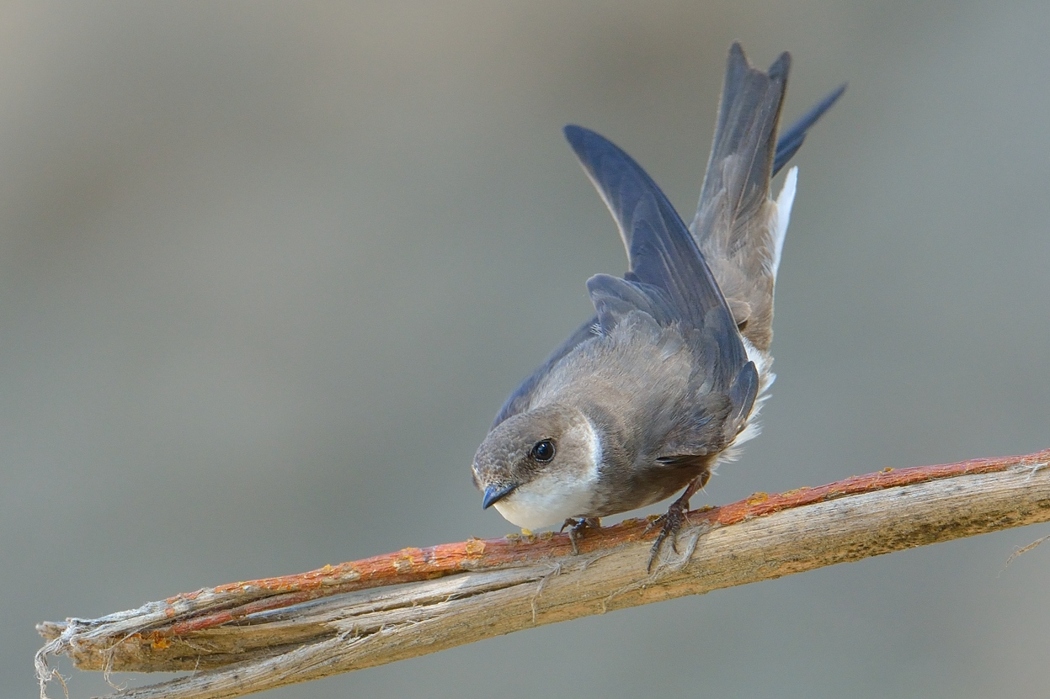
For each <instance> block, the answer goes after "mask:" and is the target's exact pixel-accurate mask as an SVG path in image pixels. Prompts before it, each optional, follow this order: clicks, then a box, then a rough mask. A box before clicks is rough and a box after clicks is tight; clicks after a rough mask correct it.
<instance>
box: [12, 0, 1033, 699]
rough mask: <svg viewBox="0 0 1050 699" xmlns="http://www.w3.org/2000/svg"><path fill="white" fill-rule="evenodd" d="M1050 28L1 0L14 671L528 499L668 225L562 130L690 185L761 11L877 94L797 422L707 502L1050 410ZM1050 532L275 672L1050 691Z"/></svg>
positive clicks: (793, 272)
mask: <svg viewBox="0 0 1050 699" xmlns="http://www.w3.org/2000/svg"><path fill="white" fill-rule="evenodd" d="M1048 28H1050V4H1048V3H1046V2H1045V1H1043V0H1038V1H1035V0H1033V1H1032V2H1027V3H1025V2H1013V3H982V2H976V1H974V2H955V1H945V2H927V3H922V4H921V5H920V4H919V3H912V2H896V3H879V4H875V3H866V2H860V1H859V0H858V1H857V2H820V1H818V0H810V1H808V2H744V1H741V0H715V1H710V2H703V3H699V2H645V3H627V2H618V3H599V2H588V3H583V2H578V3H564V2H516V3H501V4H496V3H489V2H483V1H480V0H479V1H477V2H445V3H427V4H424V3H399V2H374V3H365V2H358V3H344V4H342V5H320V4H319V5H307V4H296V5H294V6H285V5H280V6H279V5H275V4H267V3H262V2H251V3H249V2H243V3H225V4H221V5H219V4H211V3H178V4H167V5H164V6H162V5H158V4H148V5H147V4H139V3H132V2H128V3H92V4H80V5H66V4H57V3H55V4H47V3H36V2H32V3H30V2H27V3H4V4H3V5H0V95H2V96H3V97H2V99H0V410H2V418H0V431H2V437H0V478H2V488H0V560H2V565H0V589H2V591H3V596H2V602H0V634H2V635H0V643H2V648H3V651H4V652H3V653H0V694H2V695H3V696H11V697H15V696H33V695H34V693H35V692H36V685H35V681H34V678H33V672H32V654H33V652H34V651H35V650H36V648H37V647H38V646H39V645H40V643H41V641H40V639H39V638H38V637H37V636H36V634H35V632H34V630H33V624H34V623H36V622H38V621H41V620H44V619H49V620H57V619H62V618H65V617H66V616H82V617H94V616H100V615H102V614H105V613H108V612H112V611H117V610H121V609H126V608H129V607H134V606H137V605H139V604H141V603H143V602H146V601H149V600H155V599H160V598H163V597H165V596H167V595H170V594H173V593H176V592H182V591H188V590H193V589H196V588H198V587H202V586H206V585H214V584H219V583H224V582H229V581H234V580H244V579H250V578H256V577H261V576H268V575H276V574H284V573H293V572H298V571H303V570H307V569H311V568H316V567H318V566H321V565H323V564H325V563H335V562H340V561H345V560H351V559H355V558H360V557H364V556H368V555H372V554H376V553H382V552H386V551H390V550H394V549H398V548H401V547H404V546H424V545H429V544H436V543H441V542H446V541H460V540H463V539H464V538H466V537H468V536H471V535H474V536H482V537H492V536H500V535H503V534H505V533H508V532H511V531H514V529H513V527H512V526H511V525H509V524H508V523H506V522H505V521H503V520H502V519H501V518H500V517H499V516H498V514H496V513H495V512H483V511H482V510H481V504H480V503H481V501H480V497H479V495H478V493H477V492H475V491H474V489H473V487H472V486H471V482H470V476H469V463H470V460H471V457H472V455H473V452H474V449H475V448H476V446H477V444H478V442H479V441H480V440H481V439H482V437H483V436H484V434H485V431H486V429H487V427H488V424H489V421H490V420H491V418H492V416H493V415H494V414H495V411H496V410H497V408H498V407H499V405H500V403H501V402H502V400H503V398H504V397H505V395H506V394H507V393H508V392H509V391H510V390H511V389H512V388H514V386H515V385H516V384H517V383H518V381H519V380H520V379H521V378H523V377H524V376H525V374H526V373H527V372H529V371H530V370H531V369H532V368H533V367H534V366H535V365H536V364H537V363H539V362H540V361H541V360H542V359H543V357H544V356H545V355H546V353H547V352H548V351H549V350H550V349H551V348H553V347H554V346H555V344H557V343H558V342H560V341H561V339H562V338H563V337H564V336H565V335H566V334H567V333H568V332H569V331H570V330H572V329H573V328H575V326H576V324H577V323H578V322H579V321H581V320H582V319H583V318H584V317H585V316H586V315H587V314H588V313H589V312H590V311H589V309H590V307H589V302H588V299H587V295H586V291H585V288H584V281H585V280H586V278H587V277H588V276H590V275H591V274H594V273H596V272H602V271H605V272H614V273H620V272H622V271H623V268H624V263H625V262H624V254H623V251H622V250H621V247H620V242H619V238H618V236H617V234H616V230H615V227H614V225H613V223H612V221H611V219H610V218H609V216H608V214H607V213H606V211H605V210H604V207H603V206H602V204H601V202H600V200H599V198H598V197H597V195H596V194H595V193H594V192H593V190H592V188H591V185H590V184H589V183H588V182H587V180H586V178H585V177H584V176H583V174H582V173H581V171H580V168H579V167H578V165H577V164H576V161H575V159H574V157H573V155H572V152H571V150H570V149H569V148H568V146H567V145H566V144H565V143H564V141H563V139H562V136H561V132H560V128H561V126H562V125H563V124H565V123H567V122H577V123H581V124H585V125H587V126H589V127H591V128H594V129H596V130H599V131H601V132H602V133H604V134H605V135H607V136H609V137H610V138H612V139H613V140H615V141H616V142H617V143H619V144H620V145H621V146H623V147H624V148H626V149H627V150H628V151H629V152H630V153H631V154H632V155H634V156H635V157H636V158H637V159H638V160H639V161H640V162H641V163H642V164H643V165H644V166H645V167H646V168H647V169H648V170H649V172H650V173H651V174H652V175H653V176H654V178H655V179H656V180H657V181H658V182H660V183H661V184H662V186H663V187H664V188H665V190H666V191H667V193H668V195H669V197H670V198H671V200H672V201H673V202H674V203H675V205H676V206H678V207H679V209H680V211H682V212H683V213H684V214H685V215H686V216H688V215H690V214H691V213H692V211H693V207H694V206H695V197H696V195H697V193H698V191H699V185H700V177H701V175H702V172H703V168H704V164H705V161H706V158H707V153H708V147H709V142H710V137H711V132H712V129H713V124H714V117H715V110H716V106H717V100H718V94H719V89H720V84H721V78H722V70H723V65H724V59H725V53H726V50H727V48H728V46H729V44H730V42H731V41H732V40H734V39H740V40H741V41H743V43H744V46H745V48H746V50H747V51H748V54H749V56H750V57H751V59H752V60H753V61H754V62H756V63H758V64H760V65H762V66H766V65H768V64H769V63H770V62H771V61H772V60H773V59H774V58H775V57H776V55H777V54H778V53H779V52H780V51H781V50H784V49H790V50H791V51H792V52H793V54H794V59H795V62H794V71H793V74H792V80H791V86H790V90H789V93H788V101H787V107H786V112H785V115H786V117H787V119H789V120H790V119H793V118H794V117H795V116H797V115H799V114H800V113H801V112H802V111H803V110H804V109H806V108H808V107H809V105H810V104H811V103H812V102H814V101H815V100H816V99H818V98H819V97H820V96H822V95H823V94H824V93H825V92H826V91H827V90H829V89H830V88H832V87H833V86H835V85H837V84H838V83H839V82H841V81H843V80H848V81H849V82H850V88H849V91H848V92H847V93H846V95H845V98H844V99H843V100H842V102H841V103H840V104H839V105H838V106H837V107H836V108H835V109H834V110H833V111H832V112H831V114H830V115H828V117H827V118H826V119H825V121H824V122H823V123H821V124H820V125H819V126H818V127H817V128H816V129H815V130H814V131H813V133H812V134H811V136H810V138H809V140H808V141H807V143H806V145H805V146H804V147H803V149H802V151H801V152H800V154H799V156H798V157H797V158H796V160H795V163H796V164H798V165H799V166H800V182H799V194H798V198H797V200H796V206H795V211H794V216H793V217H792V222H791V230H790V232H789V235H788V241H787V245H786V248H785V252H784V261H783V264H782V265H781V268H780V285H779V286H778V289H777V323H776V341H775V343H774V353H775V355H776V358H777V359H776V367H775V368H776V370H777V373H778V374H779V377H780V378H779V380H778V381H777V384H776V386H775V388H774V391H773V398H772V400H771V401H770V403H769V404H767V407H766V409H765V411H764V413H763V417H764V423H765V431H764V434H763V435H762V437H761V438H760V439H758V440H757V441H755V442H753V443H751V444H750V445H749V447H748V449H747V450H746V451H745V454H744V458H743V459H742V460H741V461H739V462H738V463H736V464H732V465H729V466H726V467H723V468H722V469H721V472H720V473H719V474H718V476H717V477H716V478H715V479H714V480H713V482H712V483H711V484H710V485H709V486H708V489H707V493H706V495H705V496H704V497H702V498H700V499H699V500H698V501H696V502H695V503H694V504H696V505H700V504H703V503H704V502H707V503H711V504H715V503H724V502H730V501H734V500H737V499H739V498H742V497H746V496H747V495H748V494H750V493H752V492H754V491H758V490H763V491H777V490H783V489H788V488H793V487H797V486H802V485H818V484H822V483H825V482H828V481H832V480H835V479H838V478H842V477H845V476H849V475H853V474H859V473H865V472H869V471H873V470H876V469H879V468H882V467H885V466H896V467H900V466H911V465H920V464H926V463H937V462H947V461H953V460H958V459H964V458H969V457H977V456H994V455H1003V454H1019V453H1025V452H1030V451H1035V450H1037V449H1040V448H1043V447H1047V446H1048V445H1050V431H1048V429H1047V426H1048V424H1050V419H1048V415H1050V364H1048V362H1047V347H1048V344H1050V313H1048V309H1050V285H1048V284H1047V279H1048V277H1050V272H1048V266H1050V197H1048V195H1047V188H1048V182H1050V118H1048V116H1050V42H1047V41H1046V33H1047V30H1048ZM658 509H661V508H654V510H658ZM1048 533H1050V528H1047V527H1033V528H1029V529H1027V530H1013V531H1008V532H1003V533H999V534H995V535H990V536H984V537H980V538H976V539H970V540H967V541H960V542H955V543H950V544H942V545H939V546H934V547H930V548H923V549H918V550H913V551H909V552H906V553H898V554H895V555H891V556H886V557H882V558H877V559H873V560H868V561H864V562H861V563H856V564H852V565H843V566H838V567H834V568H830V569H824V570H820V571H817V572H814V573H808V574H805V575H799V576H795V577H791V578H786V579H782V580H777V581H773V582H768V583H762V584H758V585H752V586H749V587H745V588H739V589H732V590H725V591H720V592H716V593H713V594H710V595H707V596H704V597H695V598H688V599H681V600H677V601H674V602H668V603H663V604H658V605H653V606H648V607H642V608H637V609H631V610H627V611H622V612H617V613H613V614H609V615H607V616H603V617H597V618H589V619H584V620H581V621H577V622H572V623H566V624H559V625H554V626H547V627H544V628H539V629H535V630H530V631H526V632H522V633H517V634H513V635H511V636H508V637H503V638H499V639H495V640H491V641H487V642H483V643H479V644H476V645H471V646H467V647H462V648H458V649H455V650H452V651H448V652H444V653H440V654H437V655H431V656H427V657H423V658H419V659H415V660H411V661H408V662H402V663H397V664H395V665H390V666H386V667H382V668H378V669H372V670H366V671H363V672H359V673H352V674H348V675H343V676H340V677H336V678H331V679H328V680H325V681H322V682H317V683H311V684H306V685H299V686H296V687H292V688H288V689H286V690H282V691H275V692H272V693H270V694H269V695H268V696H271V697H330V696H361V697H363V696H379V697H382V696H430V697H461V696H465V695H470V694H474V693H481V692H484V693H485V694H487V695H490V696H500V697H534V696H540V695H542V696H573V697H577V698H579V699H583V698H586V697H637V696H650V695H652V696H670V695H679V694H682V693H686V694H688V695H691V696H725V697H733V696H776V697H843V696H850V697H862V698H864V697H953V698H957V697H991V696H1017V697H1020V696H1045V694H1046V692H1047V691H1048V689H1047V684H1048V680H1050V677H1048V674H1050V673H1048V672H1047V657H1046V648H1047V640H1048V636H1050V632H1048V629H1050V605H1047V590H1048V580H1050V578H1048V575H1050V549H1047V548H1046V547H1043V548H1037V549H1035V550H1034V551H1032V552H1030V553H1028V554H1027V555H1025V556H1022V557H1021V558H1019V559H1018V560H1015V561H1014V562H1013V563H1011V564H1010V565H1009V567H1006V566H1005V564H1006V561H1007V558H1008V557H1009V556H1010V554H1011V553H1012V552H1013V551H1014V550H1015V549H1016V548H1018V547H1020V546H1023V545H1025V544H1028V543H1030V542H1032V541H1033V540H1035V539H1036V538H1038V537H1040V536H1042V535H1045V534H1048ZM62 668H63V669H64V670H65V671H66V672H67V674H68V671H69V670H70V666H69V665H68V663H66V664H64V665H62ZM114 679H115V680H116V681H125V680H127V679H128V678H126V677H123V676H119V675H118V676H116V677H115V678H114ZM158 679H163V678H160V677H142V676H139V677H133V678H130V681H131V682H132V683H143V682H144V681H146V682H149V681H156V680H158ZM70 688H71V690H72V693H73V696H74V697H84V696H87V695H89V694H91V693H99V692H103V691H105V690H106V686H105V685H104V683H103V682H102V681H101V678H100V677H97V676H95V675H94V674H81V673H77V674H76V675H75V676H74V677H73V680H72V683H71V685H70ZM52 693H53V695H54V694H58V695H60V694H61V688H59V687H57V686H55V687H52Z"/></svg>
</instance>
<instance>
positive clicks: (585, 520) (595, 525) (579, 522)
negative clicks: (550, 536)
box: [558, 517, 602, 554]
mask: <svg viewBox="0 0 1050 699" xmlns="http://www.w3.org/2000/svg"><path fill="white" fill-rule="evenodd" d="M566 527H568V528H569V543H571V544H572V552H573V554H579V552H580V547H579V545H578V544H577V542H578V541H579V540H580V539H582V538H583V533H584V532H585V531H587V530H588V529H601V528H602V523H601V521H600V520H599V519H598V518H597V517H581V518H579V519H573V518H572V517H570V518H569V519H567V520H565V523H564V524H562V525H561V529H559V530H558V531H560V532H563V531H565V528H566Z"/></svg>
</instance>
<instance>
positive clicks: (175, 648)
mask: <svg viewBox="0 0 1050 699" xmlns="http://www.w3.org/2000/svg"><path fill="white" fill-rule="evenodd" d="M1048 464H1050V450H1046V451H1042V452H1038V453H1035V454H1029V455H1027V456H1021V457H1006V458H999V459H980V460H974V461H966V462H962V463H957V464H948V465H942V466H922V467H917V468H908V469H899V470H893V469H887V470H885V471H881V472H878V473H874V474H869V475H866V476H857V477H854V478H849V479H846V480H843V481H838V482H836V483H832V484H829V485H825V486H821V487H819V488H801V489H798V490H794V491H790V492H786V493H782V494H779V495H766V494H764V493H760V494H756V495H753V496H752V497H750V498H748V499H747V500H744V501H741V502H738V503H734V504H731V505H725V506H723V507H719V508H711V509H707V510H700V511H695V512H692V513H690V522H689V524H688V525H687V526H685V527H684V528H683V530H682V532H681V534H680V535H679V539H678V542H679V549H680V550H681V551H682V555H680V556H672V558H674V560H663V561H661V564H660V565H659V567H658V568H657V569H656V570H655V571H654V573H653V574H652V575H648V574H647V573H646V561H647V558H648V555H649V547H650V545H651V540H652V537H653V536H655V534H656V532H655V531H647V522H646V521H644V520H628V521H626V522H623V523H621V524H618V525H616V526H613V527H608V528H605V529H602V530H601V531H600V532H596V533H588V535H587V536H586V537H585V538H584V539H583V540H582V541H581V542H580V553H579V555H573V554H572V551H571V546H570V544H569V540H568V537H567V536H566V535H560V534H554V535H541V536H538V537H532V536H529V537H524V536H510V537H507V538H505V539H496V540H485V541H483V540H479V539H473V540H469V541H466V542H462V543H456V544H442V545H440V546H434V547H430V548H426V549H404V550H402V551H398V552H395V553H390V554H386V555H382V556H375V557H373V558H368V559H364V560H360V561H354V562H351V563H343V564H340V565H337V566H326V567H324V568H321V569H319V570H315V571H312V572H309V573H303V574H300V575H290V576H285V577H278V578H267V579H263V580H255V581H251V582H241V583H233V584H229V585H223V586H220V587H215V588H208V589H203V590H198V591H197V592H193V593H187V594H181V595H176V596H175V597H171V598H168V599H166V600H163V601H160V602H154V603H150V604H147V605H145V606H143V607H140V608H139V609H134V610H130V611H126V612H119V613H116V614H110V615H108V616H105V617H102V618H100V619H93V620H86V619H68V620H66V622H64V623H57V622H44V623H42V624H40V625H39V626H38V627H37V628H38V631H39V632H40V633H41V635H43V636H44V637H45V638H47V639H48V643H47V644H46V645H45V646H44V647H43V648H42V649H41V650H40V652H39V653H38V654H37V672H38V675H39V676H40V678H41V695H42V696H43V690H44V687H45V685H46V683H47V682H48V681H49V680H50V679H51V678H52V674H51V671H50V670H49V669H48V666H47V657H48V656H49V655H54V656H58V655H65V656H68V657H70V658H71V659H72V660H73V663H74V665H75V666H76V667H77V668H80V669H83V670H103V671H106V672H110V671H137V672H155V671H172V670H193V671H194V672H193V674H191V675H189V676H186V677H181V678H178V679H175V680H172V681H170V682H164V683H162V684H157V685H151V686H148V687H141V688H136V689H128V690H124V691H120V692H117V693H116V694H114V695H112V696H114V697H125V698H132V697H134V698H135V699H146V698H150V699H153V698H159V697H168V698H178V699H191V698H192V699H204V698H209V699H211V698H217V697H233V696H241V695H244V694H248V693H251V692H256V691H260V690H263V689H270V688H273V687H277V686H281V685H285V684H291V683H294V682H303V681H306V680H311V679H317V678H320V677H326V676H329V675H333V674H337V673H340V672H348V671H350V670H357V669H361V668H365V667H371V666H374V665H381V664H384V663H389V662H393V661H396V660H401V659H404V658H410V657H413V656H417V655H423V654H426V653H432V652H435V651H438V650H442V649H445V648H450V647H453V646H457V645H462V644H465V643H471V642H474V641H478V640H481V639H483V638H490V637H492V636H498V635H502V634H506V633H510V632H512V631H517V630H519V629H523V628H527V627H531V626H536V625H540V624H550V623H553V622H557V621H566V620H568V619H575V618H578V617H581V616H587V615H590V614H600V613H604V612H606V611H611V610H614V609H622V608H624V607H632V606H636V605H641V604H647V603H650V602H657V601H660V600H665V599H671V598H674V597H680V596H683V595H693V594H702V593H705V592H709V591H711V590H716V589H719V588H723V587H731V586H733V585H742V584H744V583H749V582H755V581H758V580H768V579H770V578H777V577H780V576H783V575H789V574H792V573H799V572H802V571H806V570H811V569H813V568H819V567H822V566H827V565H832V564H834V563H844V562H849V561H857V560H860V559H862V558H867V557H869V556H876V555H879V554H883V553H889V552H891V551H899V550H901V549H906V548H913V547H916V546H923V545H926V544H932V543H937V542H940V541H948V540H951V539H957V538H960V537H965V536H972V535H975V534H981V533H985V532H990V531H995V530H999V529H1006V528H1008V527H1016V526H1021V525H1025V524H1032V523H1036V522H1045V521H1048V520H1050V468H1047V466H1048Z"/></svg>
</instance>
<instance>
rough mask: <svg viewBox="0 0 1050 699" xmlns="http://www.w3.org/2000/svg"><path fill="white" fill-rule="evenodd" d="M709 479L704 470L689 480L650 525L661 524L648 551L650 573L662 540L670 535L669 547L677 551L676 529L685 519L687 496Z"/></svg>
mask: <svg viewBox="0 0 1050 699" xmlns="http://www.w3.org/2000/svg"><path fill="white" fill-rule="evenodd" d="M710 479H711V472H710V471H708V470H705V471H704V472H703V473H701V474H700V475H699V476H697V477H696V478H694V479H693V480H691V481H690V482H689V485H687V486H686V487H685V492H684V493H682V495H681V496H680V497H679V498H678V499H677V500H675V501H674V502H672V503H671V506H670V507H668V508H667V512H666V513H664V514H662V515H660V516H659V517H658V518H657V519H656V521H655V522H653V523H652V524H651V525H650V527H655V526H656V525H657V524H662V525H663V526H662V527H661V528H660V534H659V535H658V536H657V537H656V541H655V542H653V548H652V549H651V550H650V552H649V563H648V564H647V565H646V570H647V571H649V572H650V573H651V572H652V571H653V561H655V560H656V555H657V554H658V553H660V547H661V546H663V543H664V541H665V540H666V539H667V538H668V537H670V539H671V548H672V549H673V550H674V552H675V553H678V542H677V541H676V539H677V537H678V530H679V529H681V528H682V522H684V521H685V519H686V517H685V513H686V512H687V511H688V510H689V498H691V497H693V496H694V495H696V491H698V490H700V489H701V488H703V487H704V486H705V485H707V481H709V480H710Z"/></svg>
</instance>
